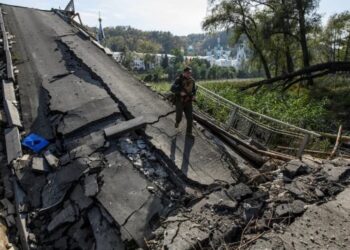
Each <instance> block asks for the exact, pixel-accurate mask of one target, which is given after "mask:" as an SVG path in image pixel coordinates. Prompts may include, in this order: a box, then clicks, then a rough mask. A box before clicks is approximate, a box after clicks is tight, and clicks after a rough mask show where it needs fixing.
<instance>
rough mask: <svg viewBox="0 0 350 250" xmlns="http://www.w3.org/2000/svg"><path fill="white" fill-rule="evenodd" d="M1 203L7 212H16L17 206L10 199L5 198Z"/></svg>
mask: <svg viewBox="0 0 350 250" xmlns="http://www.w3.org/2000/svg"><path fill="white" fill-rule="evenodd" d="M0 203H1V204H2V205H3V206H4V207H5V208H6V210H7V214H15V212H16V211H15V206H14V205H13V204H12V203H11V202H10V201H9V200H8V199H6V198H4V199H2V200H0Z"/></svg>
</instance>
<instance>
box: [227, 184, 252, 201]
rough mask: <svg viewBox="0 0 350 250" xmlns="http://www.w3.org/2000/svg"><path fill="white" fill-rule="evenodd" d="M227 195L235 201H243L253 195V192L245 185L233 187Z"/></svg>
mask: <svg viewBox="0 0 350 250" xmlns="http://www.w3.org/2000/svg"><path fill="white" fill-rule="evenodd" d="M226 194H227V195H228V196H229V197H230V198H231V199H233V200H242V199H245V198H247V197H249V196H250V195H252V194H253V191H252V190H251V189H250V187H248V186H247V185H246V184H244V183H239V184H237V185H235V186H231V187H230V188H229V189H228V190H227V191H226Z"/></svg>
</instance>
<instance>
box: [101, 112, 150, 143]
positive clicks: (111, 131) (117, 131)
mask: <svg viewBox="0 0 350 250" xmlns="http://www.w3.org/2000/svg"><path fill="white" fill-rule="evenodd" d="M144 126H146V121H145V119H144V117H143V116H139V117H136V118H134V119H131V120H128V121H125V122H121V123H119V124H117V125H115V126H112V127H109V128H106V129H105V130H104V132H105V135H106V137H107V138H110V137H116V136H119V135H122V134H125V133H127V132H129V131H133V130H136V129H140V128H142V127H144Z"/></svg>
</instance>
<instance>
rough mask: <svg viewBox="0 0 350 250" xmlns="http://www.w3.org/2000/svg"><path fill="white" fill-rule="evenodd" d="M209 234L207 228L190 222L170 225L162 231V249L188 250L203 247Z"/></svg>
mask: <svg viewBox="0 0 350 250" xmlns="http://www.w3.org/2000/svg"><path fill="white" fill-rule="evenodd" d="M209 234H210V230H209V228H203V227H202V226H201V225H199V224H196V223H193V222H191V221H190V220H187V221H183V222H174V223H170V224H168V225H167V227H166V229H165V231H164V242H163V247H164V249H168V250H177V249H182V250H190V249H193V248H196V247H199V246H201V245H203V244H202V243H204V241H205V240H208V238H209Z"/></svg>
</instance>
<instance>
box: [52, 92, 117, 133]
mask: <svg viewBox="0 0 350 250" xmlns="http://www.w3.org/2000/svg"><path fill="white" fill-rule="evenodd" d="M101 107H103V108H101ZM118 114H120V110H119V108H118V104H116V103H115V102H114V101H113V100H112V99H111V98H110V97H106V98H103V99H97V100H93V101H91V102H88V103H84V104H83V105H82V106H80V107H78V108H76V109H72V110H69V111H68V112H67V113H66V114H65V115H64V116H63V120H61V122H60V123H59V126H58V128H57V131H58V132H59V133H60V134H63V135H67V134H70V133H73V132H75V131H77V130H78V129H81V128H84V127H86V126H89V125H90V124H91V123H94V122H98V121H100V120H102V119H106V118H111V117H114V119H117V115H118Z"/></svg>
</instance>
